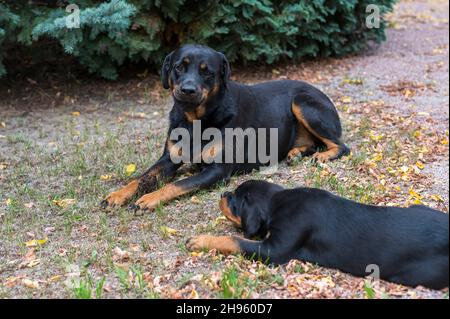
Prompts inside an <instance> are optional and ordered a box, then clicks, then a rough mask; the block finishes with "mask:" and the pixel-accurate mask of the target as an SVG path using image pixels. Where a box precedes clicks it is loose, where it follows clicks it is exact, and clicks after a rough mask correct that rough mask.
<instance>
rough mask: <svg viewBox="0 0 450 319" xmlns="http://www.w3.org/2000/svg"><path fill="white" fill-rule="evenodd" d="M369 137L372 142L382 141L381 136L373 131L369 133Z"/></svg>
mask: <svg viewBox="0 0 450 319" xmlns="http://www.w3.org/2000/svg"><path fill="white" fill-rule="evenodd" d="M369 137H370V139H371V140H372V141H375V142H378V141H381V140H382V139H383V135H382V134H376V132H374V131H371V132H370V134H369Z"/></svg>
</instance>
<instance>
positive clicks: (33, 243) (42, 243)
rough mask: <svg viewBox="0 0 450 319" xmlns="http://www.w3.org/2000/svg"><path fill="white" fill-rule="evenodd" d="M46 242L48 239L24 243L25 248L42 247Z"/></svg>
mask: <svg viewBox="0 0 450 319" xmlns="http://www.w3.org/2000/svg"><path fill="white" fill-rule="evenodd" d="M47 241H48V238H44V239H32V240H29V241H27V242H25V246H27V247H36V246H42V245H44V244H45V243H46V242H47Z"/></svg>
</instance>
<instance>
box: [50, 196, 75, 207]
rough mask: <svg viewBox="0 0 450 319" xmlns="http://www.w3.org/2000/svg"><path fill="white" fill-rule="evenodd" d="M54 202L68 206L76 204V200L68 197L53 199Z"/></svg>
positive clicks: (61, 205)
mask: <svg viewBox="0 0 450 319" xmlns="http://www.w3.org/2000/svg"><path fill="white" fill-rule="evenodd" d="M52 202H53V204H55V205H56V206H58V207H61V208H66V207H68V206H71V205H73V204H75V202H76V201H75V199H73V198H66V199H59V200H58V199H54V200H52Z"/></svg>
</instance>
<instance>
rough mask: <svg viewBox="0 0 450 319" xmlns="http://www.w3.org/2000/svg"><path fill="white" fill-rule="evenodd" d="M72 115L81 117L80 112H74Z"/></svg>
mask: <svg viewBox="0 0 450 319" xmlns="http://www.w3.org/2000/svg"><path fill="white" fill-rule="evenodd" d="M72 115H73V116H80V112H78V111H75V112H72Z"/></svg>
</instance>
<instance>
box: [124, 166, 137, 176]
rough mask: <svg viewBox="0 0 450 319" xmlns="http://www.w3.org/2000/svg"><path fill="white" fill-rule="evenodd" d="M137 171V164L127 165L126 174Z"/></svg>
mask: <svg viewBox="0 0 450 319" xmlns="http://www.w3.org/2000/svg"><path fill="white" fill-rule="evenodd" d="M135 171H136V164H129V165H127V166H126V167H125V174H126V175H127V176H130V175H131V174H133V173H134V172H135Z"/></svg>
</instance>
